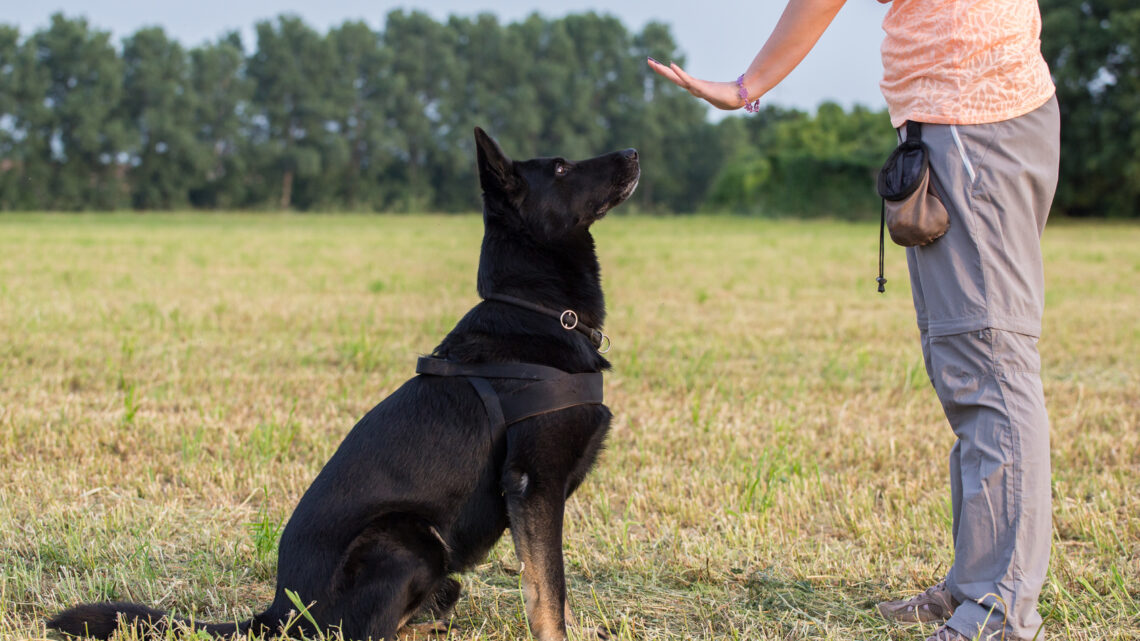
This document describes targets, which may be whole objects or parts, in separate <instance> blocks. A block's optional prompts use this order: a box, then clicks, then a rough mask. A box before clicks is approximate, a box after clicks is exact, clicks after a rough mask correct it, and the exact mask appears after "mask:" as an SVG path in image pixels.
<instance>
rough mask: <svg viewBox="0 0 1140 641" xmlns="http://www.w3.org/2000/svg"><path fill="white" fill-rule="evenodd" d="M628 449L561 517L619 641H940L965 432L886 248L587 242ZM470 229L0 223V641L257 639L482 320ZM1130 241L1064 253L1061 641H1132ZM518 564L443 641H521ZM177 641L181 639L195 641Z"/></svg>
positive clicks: (262, 222)
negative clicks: (441, 352)
mask: <svg viewBox="0 0 1140 641" xmlns="http://www.w3.org/2000/svg"><path fill="white" fill-rule="evenodd" d="M595 231H596V233H595V235H596V237H597V239H598V244H599V249H600V254H601V258H602V264H603V270H604V272H605V279H606V288H607V295H608V299H609V303H610V315H609V318H608V321H607V324H606V329H607V331H608V333H610V334H611V335H612V336H613V339H614V344H615V348H614V351H613V352H612V353H611V355H610V356H611V360H612V361H613V363H614V372H613V374H612V375H611V376H609V377H608V379H607V399H608V402H609V404H610V406H611V407H612V408H613V410H614V412H615V414H616V416H617V418H616V421H615V425H614V430H613V433H612V436H611V439H610V442H609V448H608V451H607V453H606V454H605V455H604V457H603V459H602V461H601V463H600V464H599V465H598V467H597V468H596V469H595V471H594V473H593V474H592V476H591V477H590V478H589V479H588V480H587V482H586V483H585V485H584V486H583V488H582V490H580V492H579V493H578V494H577V495H576V496H575V497H574V499H573V500H572V501H571V504H570V508H569V510H570V514H569V515H568V531H567V536H566V545H565V547H566V558H567V562H568V568H569V576H570V581H571V589H572V602H573V604H574V605H575V606H576V609H577V610H578V612H579V615H580V617H581V618H583V619H585V620H586V621H588V622H593V623H597V622H603V621H604V622H605V623H606V624H607V625H609V626H610V628H611V629H612V630H613V631H614V632H615V634H614V636H615V638H617V639H690V638H695V639H752V640H765V639H834V640H840V639H843V640H847V639H899V640H901V639H921V638H923V636H924V635H923V634H922V632H921V631H918V630H913V629H905V628H901V627H897V626H892V625H889V624H886V623H883V622H880V621H879V620H877V619H876V618H875V617H874V616H872V609H871V606H872V604H873V603H874V602H875V601H877V600H879V599H882V598H885V597H893V596H895V595H901V594H907V593H910V592H913V591H916V590H920V589H922V588H923V587H925V586H926V585H928V584H929V583H931V582H932V581H935V580H937V578H939V577H941V575H942V573H944V572H945V570H946V569H947V567H948V566H949V564H950V562H951V551H950V547H949V519H950V516H949V492H948V488H947V482H946V457H947V453H948V450H949V447H950V444H951V439H952V435H951V433H950V430H949V429H948V428H947V426H946V425H945V424H944V419H943V418H942V416H941V410H940V408H939V406H938V404H937V401H936V399H935V397H934V394H933V392H932V391H931V390H930V389H929V383H928V381H927V380H926V375H925V372H924V371H923V368H922V364H921V359H920V355H919V350H918V348H917V344H916V343H917V338H916V331H915V329H914V322H913V310H912V309H911V304H910V294H909V290H908V287H907V284H906V282H905V278H906V268H905V264H904V261H903V257H902V252H901V251H900V250H898V249H897V248H892V249H891V250H890V252H889V255H888V275H887V276H888V278H890V279H891V282H890V283H889V284H888V293H887V294H886V295H885V296H880V295H877V294H875V293H874V284H873V282H872V281H873V277H874V276H875V273H874V268H875V265H874V261H875V252H876V248H875V241H876V237H877V231H878V230H877V229H873V228H872V227H871V226H870V225H847V224H840V223H810V224H808V223H804V224H798V223H792V222H786V223H785V222H780V223H774V222H764V221H753V220H740V219H730V218H692V219H690V218H684V219H680V218H678V219H644V218H620V217H619V218H611V219H609V220H606V221H604V222H602V223H601V224H600V225H599V226H598V227H597V228H596V230H595ZM480 233H481V224H480V221H479V219H478V218H477V217H474V216H467V217H434V216H414V217H349V216H345V217H340V216H338V217H297V216H280V217H255V216H236V215H219V216H177V215H170V216H150V215H148V216H35V217H31V216H29V217H23V216H21V217H12V216H6V217H0V461H2V463H0V465H2V468H0V469H2V472H0V637H3V638H4V639H9V638H29V637H31V638H35V637H43V636H45V630H44V628H43V621H44V618H45V617H46V616H47V615H49V614H50V613H51V612H53V611H55V610H57V609H58V608H60V607H63V606H66V605H69V604H72V603H74V602H76V601H86V600H95V599H112V598H113V599H130V600H138V601H142V602H146V603H150V604H154V605H157V606H159V607H163V608H170V609H175V610H177V611H179V612H180V613H183V614H188V615H194V616H196V617H198V618H201V619H217V620H233V619H235V618H239V617H241V618H244V617H245V616H247V615H248V614H250V613H251V612H252V611H254V610H256V609H257V608H259V607H262V606H263V605H264V604H266V603H267V602H268V600H269V598H270V595H271V593H272V581H273V567H274V564H275V559H276V552H275V549H274V543H275V536H276V529H277V527H278V526H279V524H280V522H281V521H282V520H283V519H285V518H286V517H287V516H288V514H289V511H290V509H291V508H292V506H293V504H294V503H295V501H296V500H297V498H298V497H299V496H300V494H301V492H302V491H303V489H304V488H305V487H306V486H307V484H308V483H309V481H310V480H311V479H312V477H313V476H314V475H315V473H316V472H317V471H318V470H319V469H320V466H321V465H322V464H323V462H324V461H325V459H326V457H328V456H329V455H330V454H331V452H332V451H333V449H334V448H335V447H336V445H337V443H338V441H339V440H340V438H341V436H342V435H343V434H344V433H345V432H346V431H347V430H348V428H349V427H351V426H352V424H353V423H354V422H355V421H356V419H357V418H358V417H359V416H361V415H362V414H363V413H364V412H365V411H366V410H367V409H368V408H370V407H371V406H372V405H373V404H375V403H376V402H377V401H378V400H380V399H381V398H383V396H384V395H385V394H386V393H387V392H388V391H390V390H392V389H393V388H394V387H395V386H396V385H398V384H399V383H401V382H402V381H403V380H405V379H406V378H408V377H409V376H411V374H412V371H413V368H414V361H415V357H416V356H417V355H418V354H420V353H424V352H427V351H429V350H430V349H431V348H432V347H433V346H434V345H435V344H436V342H438V340H439V339H440V338H441V337H442V336H443V334H444V333H445V332H446V331H447V330H448V329H449V328H450V326H451V324H452V323H453V322H454V321H455V320H456V319H457V318H458V317H459V316H460V315H461V314H463V313H464V312H465V311H466V310H467V308H468V307H469V306H470V305H472V304H474V302H475V301H476V298H475V293H474V266H475V263H476V259H477V254H478V239H479V235H480ZM1138 248H1140V228H1137V227H1135V226H1123V225H1081V226H1078V225H1068V224H1056V225H1054V226H1052V227H1050V229H1049V230H1048V231H1047V232H1046V239H1045V251H1046V254H1047V260H1048V264H1047V275H1048V281H1049V284H1048V288H1049V298H1048V310H1047V317H1046V319H1045V332H1044V337H1043V338H1042V341H1041V352H1042V357H1043V364H1044V378H1045V387H1046V395H1047V398H1048V402H1049V410H1050V413H1051V416H1052V422H1053V463H1054V481H1053V488H1054V490H1053V491H1054V523H1055V526H1056V527H1055V534H1054V546H1053V563H1052V572H1051V575H1050V580H1049V582H1048V584H1047V586H1046V588H1045V591H1044V594H1043V602H1042V610H1043V612H1044V613H1046V614H1047V616H1048V623H1047V632H1048V633H1049V635H1050V637H1051V638H1053V639H1075V640H1086V639H1088V640H1092V639H1138V638H1140V632H1138V630H1140V588H1137V586H1138V585H1140V496H1138V495H1140V492H1138V488H1140V429H1138V427H1140V322H1138V319H1140V294H1138V293H1137V283H1138V282H1140V249H1138ZM516 564H517V562H516V561H515V559H514V555H513V551H512V550H511V549H510V546H509V545H507V542H506V541H504V542H502V543H500V545H499V546H498V547H497V548H495V550H494V551H493V552H492V554H491V556H490V557H489V558H488V559H487V562H486V563H485V564H484V565H483V566H482V567H481V568H480V569H479V571H478V572H476V573H473V574H470V575H468V576H466V577H464V579H463V581H464V586H465V591H466V595H465V598H464V599H463V600H461V602H460V605H459V607H458V611H457V617H456V619H455V629H454V630H453V631H452V632H451V633H450V635H449V636H448V638H449V639H488V640H497V639H512V638H526V636H527V633H526V626H525V616H524V613H523V611H522V606H521V597H520V595H519V586H518V576H517V573H516V570H515V568H516ZM187 638H189V637H187Z"/></svg>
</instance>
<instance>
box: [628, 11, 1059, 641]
mask: <svg viewBox="0 0 1140 641" xmlns="http://www.w3.org/2000/svg"><path fill="white" fill-rule="evenodd" d="M879 1H880V2H884V0H879ZM885 1H888V2H889V1H890V0H885ZM845 3H846V0H789V2H788V4H787V6H786V8H785V10H784V13H783V15H782V16H781V17H780V20H779V22H778V23H777V24H776V27H775V29H774V30H773V32H772V34H771V35H770V36H769V38H768V40H767V41H766V42H765V43H764V45H763V47H762V48H761V49H760V51H759V53H757V54H756V57H755V58H754V59H753V61H752V64H751V65H750V66H749V67H748V69H747V70H746V71H745V72H744V73H743V74H742V75H741V76H740V77H739V78H738V79H737V80H736V82H715V81H708V80H701V79H698V78H694V77H692V76H690V75H689V74H687V73H686V72H685V71H684V69H682V68H681V67H680V66H678V65H676V64H668V65H665V64H662V63H660V62H658V61H656V60H653V59H650V60H649V61H648V63H649V66H650V67H651V68H652V69H653V71H655V72H657V73H658V74H660V75H662V76H664V77H665V78H668V79H669V80H671V81H673V82H674V83H676V84H677V85H678V86H680V87H682V88H684V89H686V90H688V91H689V92H690V93H691V94H692V95H694V96H696V97H697V98H700V99H703V100H705V101H707V102H709V103H710V104H712V105H713V106H715V107H718V108H720V109H726V110H727V109H739V108H741V107H744V108H746V109H748V110H749V111H756V110H757V109H758V104H757V103H758V99H759V98H760V97H761V96H763V95H764V94H765V93H767V92H768V91H769V90H770V89H772V88H773V87H775V86H776V85H777V84H778V83H779V82H780V81H781V80H783V78H784V77H785V76H787V75H788V73H790V72H791V71H792V69H794V68H795V67H796V66H797V65H798V64H799V63H800V61H801V60H803V58H804V56H806V55H807V53H808V52H809V51H810V50H811V49H812V47H814V46H815V43H816V42H817V41H818V40H819V37H820V36H821V35H822V34H823V32H824V31H825V30H826V29H827V27H828V25H830V24H831V22H832V20H833V19H834V17H835V15H836V14H837V13H838V12H839V10H840V8H842V7H843V5H844V4H845ZM883 31H884V33H885V37H884V39H883V42H882V47H881V52H882V60H883V79H882V82H881V83H880V88H881V89H882V92H883V96H884V97H885V98H886V102H887V107H888V111H889V112H890V116H891V124H892V126H894V127H895V128H896V129H897V130H898V131H899V136H900V137H902V136H904V135H905V127H904V125H905V124H906V123H907V122H908V121H911V122H916V123H921V134H922V140H923V142H924V143H925V144H926V146H927V147H928V150H929V154H930V171H931V179H932V184H933V188H934V190H935V194H936V195H937V196H938V197H939V198H940V199H941V200H942V202H943V204H944V205H945V206H946V209H947V210H948V212H949V214H950V221H951V224H950V229H949V231H948V232H947V233H946V234H945V235H944V236H943V237H942V238H940V239H938V240H936V241H934V242H933V243H932V244H930V245H926V246H922V247H908V248H907V250H906V254H907V266H908V269H909V272H910V280H911V291H912V295H913V298H914V308H915V314H916V318H917V322H918V329H919V338H920V342H921V345H922V353H923V360H924V362H925V365H926V371H927V374H928V376H929V378H930V380H931V383H932V385H933V387H934V390H935V392H936V394H937V395H938V398H939V400H940V401H941V403H942V407H943V410H944V413H945V415H946V418H947V420H948V422H949V423H950V426H951V428H952V429H953V432H954V435H955V436H956V441H955V443H954V445H953V447H952V448H951V450H950V492H951V501H952V511H953V522H952V533H953V540H954V561H953V565H952V566H951V568H950V570H949V572H948V574H947V575H946V577H945V579H944V580H943V581H941V582H939V583H938V584H936V585H934V586H932V587H930V588H929V589H927V590H926V591H924V592H923V593H921V594H919V595H917V596H915V597H913V598H910V599H905V600H900V601H888V602H884V603H880V604H879V606H878V610H879V612H880V613H881V614H882V615H883V616H885V617H886V618H888V619H891V620H894V621H899V622H903V623H936V624H941V625H940V627H938V628H937V629H936V630H935V632H934V634H933V635H932V636H929V637H928V639H927V641H962V640H964V639H976V638H980V639H991V638H993V639H1007V640H1011V641H1016V640H1024V641H1028V640H1030V639H1037V640H1041V639H1044V631H1043V622H1042V617H1041V615H1040V614H1039V612H1038V597H1039V595H1040V592H1041V588H1042V585H1043V584H1044V581H1045V577H1046V573H1047V570H1048V564H1049V551H1050V542H1051V538H1052V503H1051V495H1050V461H1049V418H1048V415H1047V413H1046V409H1045V398H1044V393H1043V391H1042V385H1041V377H1040V356H1039V354H1038V351H1037V339H1038V337H1039V336H1040V334H1041V317H1042V313H1043V309H1044V298H1045V296H1044V276H1043V266H1042V258H1041V234H1042V233H1043V231H1044V227H1045V221H1046V218H1047V217H1048V214H1049V209H1050V207H1051V205H1052V201H1053V194H1054V192H1055V190H1056V185H1057V173H1058V163H1059V157H1060V116H1059V111H1058V107H1057V101H1056V97H1055V87H1054V85H1053V82H1052V79H1051V77H1050V73H1049V68H1048V65H1047V63H1046V62H1045V60H1044V58H1043V57H1042V55H1041V42H1040V33H1041V14H1040V8H1039V7H1038V5H1037V2H1036V0H894V1H893V3H892V4H891V7H890V9H889V10H888V12H887V14H886V16H885V18H884V19H883ZM932 538H933V536H932Z"/></svg>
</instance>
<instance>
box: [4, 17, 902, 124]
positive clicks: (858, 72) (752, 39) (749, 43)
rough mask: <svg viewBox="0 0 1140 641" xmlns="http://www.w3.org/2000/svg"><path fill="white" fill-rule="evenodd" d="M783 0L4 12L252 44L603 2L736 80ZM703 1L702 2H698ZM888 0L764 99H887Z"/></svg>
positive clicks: (698, 66) (874, 103)
mask: <svg viewBox="0 0 1140 641" xmlns="http://www.w3.org/2000/svg"><path fill="white" fill-rule="evenodd" d="M784 4H785V3H784V2H782V1H780V0H759V1H753V2H731V3H730V2H717V3H712V5H711V6H710V7H705V6H704V4H703V3H699V2H693V1H692V0H689V1H688V2H677V1H672V0H656V1H654V2H649V1H647V0H624V1H622V2H616V1H615V2H610V3H605V2H590V1H587V0H561V1H560V2H552V3H541V2H533V1H530V0H495V1H494V2H486V1H480V2H460V1H458V0H413V1H406V2H383V1H373V2H364V1H362V0H318V1H316V2H300V1H297V0H276V1H269V0H249V1H242V0H236V1H235V0H195V1H194V2H177V3H175V2H162V1H159V2H156V1H155V0H38V1H36V2H28V1H27V0H0V7H3V8H2V9H0V22H3V23H6V24H11V25H15V26H18V27H19V28H20V30H21V33H23V34H25V35H26V34H28V33H30V32H31V31H34V30H35V29H38V28H41V27H44V26H46V25H47V24H48V21H49V18H50V16H51V14H52V13H55V12H57V11H62V12H63V13H64V14H66V15H68V16H79V15H82V16H86V17H87V19H88V21H89V22H90V23H91V24H92V25H93V26H95V27H97V28H99V29H104V30H109V31H111V32H112V33H113V34H114V36H115V39H116V40H119V39H121V38H122V37H124V36H127V35H129V34H131V33H133V32H134V31H135V30H136V29H138V28H139V27H142V26H150V25H160V26H162V27H163V28H165V29H166V31H167V33H169V34H171V35H172V36H173V37H174V38H176V39H177V40H179V41H180V42H182V44H184V45H187V46H194V45H198V44H201V43H202V42H204V41H208V40H214V39H216V38H217V37H218V36H219V35H221V34H222V33H224V32H226V31H229V30H233V29H236V30H238V31H240V32H241V33H242V37H243V39H244V41H245V45H246V47H247V49H248V48H252V47H253V45H254V44H255V40H254V37H253V25H254V23H256V22H257V21H258V20H262V19H268V18H272V17H274V16H276V15H278V14H281V13H292V14H296V15H299V16H301V18H303V19H304V20H305V22H307V23H308V24H309V25H311V26H312V27H314V28H316V29H318V30H320V31H325V30H327V29H328V28H329V27H331V26H333V25H337V24H340V23H341V22H344V21H345V20H357V19H361V20H364V21H365V22H367V23H368V24H370V25H372V26H373V28H376V29H380V28H381V27H383V20H384V16H385V15H386V14H387V13H388V12H389V11H392V10H393V9H400V8H403V9H418V10H422V11H425V12H427V13H429V14H430V15H432V16H433V17H434V18H436V19H437V20H443V19H445V18H446V17H447V16H448V15H451V14H460V15H474V14H477V13H481V12H490V13H494V14H496V15H497V16H498V17H499V20H500V22H504V23H506V22H513V21H515V20H519V19H522V18H524V17H526V16H527V15H529V14H531V13H533V12H538V13H540V14H542V15H543V16H546V17H550V18H553V17H558V16H562V15H565V14H567V13H579V12H583V11H590V10H593V11H596V12H598V13H608V14H611V15H614V16H616V17H617V18H618V19H620V20H621V21H622V22H623V23H624V24H625V26H626V28H628V29H629V30H630V31H631V32H637V31H640V30H641V28H642V27H643V26H644V25H645V23H646V22H649V21H650V20H656V21H659V22H664V23H666V24H669V25H670V27H671V29H672V32H673V37H674V38H675V39H676V40H677V44H678V47H679V49H680V51H681V53H682V54H683V55H684V56H685V58H686V60H687V65H686V67H685V68H686V70H687V71H689V73H691V74H693V75H695V76H698V77H704V78H708V79H713V80H734V79H735V78H736V76H737V75H739V74H740V73H741V72H742V71H744V69H745V68H747V66H748V64H749V63H750V62H751V61H752V58H753V56H755V55H756V52H757V51H758V50H759V49H760V47H761V45H763V43H764V40H765V39H766V38H767V37H768V34H769V33H770V32H771V30H772V28H773V27H774V26H775V24H776V21H777V20H778V19H779V17H780V13H781V12H782V11H783V8H784ZM695 7H696V8H695ZM885 12H886V5H881V4H879V3H878V2H874V1H873V0H852V1H851V2H849V3H848V4H847V6H845V7H844V8H843V10H842V11H840V13H839V16H838V17H837V18H836V20H835V22H834V23H832V25H831V27H830V28H829V29H828V31H827V33H825V34H824V35H823V38H821V39H820V41H819V43H818V44H817V45H816V47H815V49H814V50H813V51H812V52H811V53H810V54H809V55H808V57H807V58H806V59H805V60H804V61H803V63H801V64H800V66H799V67H798V68H797V69H796V70H795V71H794V72H792V74H791V75H790V76H788V78H787V79H785V80H784V82H783V83H782V84H781V85H780V86H779V87H777V88H776V89H774V90H773V91H771V92H770V93H769V94H768V95H767V96H766V97H765V99H764V102H765V103H767V104H776V105H782V106H787V107H797V108H800V109H805V110H813V109H814V108H815V107H816V106H817V105H818V104H819V103H820V102H821V101H824V100H833V101H836V102H838V103H839V104H841V105H843V106H844V107H851V106H852V105H854V104H862V105H866V106H868V107H871V108H874V109H879V108H882V107H884V106H885V102H884V101H883V98H882V95H881V94H880V93H879V78H880V76H881V75H882V65H881V63H880V60H879V43H880V41H881V40H882V35H883V33H882V29H881V27H880V23H881V22H882V18H883V14H884V13H885Z"/></svg>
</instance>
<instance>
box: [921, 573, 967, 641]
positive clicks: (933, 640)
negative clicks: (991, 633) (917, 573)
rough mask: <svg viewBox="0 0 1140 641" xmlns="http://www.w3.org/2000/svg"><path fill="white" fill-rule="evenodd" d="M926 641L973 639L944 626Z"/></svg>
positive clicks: (965, 640) (962, 640) (964, 640)
mask: <svg viewBox="0 0 1140 641" xmlns="http://www.w3.org/2000/svg"><path fill="white" fill-rule="evenodd" d="M935 587H937V586H935ZM926 641H971V639H970V637H967V636H965V635H964V634H962V633H961V632H958V631H957V630H955V629H954V628H951V627H948V626H945V625H944V626H942V627H940V628H938V629H937V630H935V631H934V634H932V635H930V636H928V637H926Z"/></svg>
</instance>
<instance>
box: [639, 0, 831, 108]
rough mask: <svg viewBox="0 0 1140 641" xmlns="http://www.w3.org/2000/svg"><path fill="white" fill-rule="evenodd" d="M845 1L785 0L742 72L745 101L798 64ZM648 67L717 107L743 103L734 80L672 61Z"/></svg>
mask: <svg viewBox="0 0 1140 641" xmlns="http://www.w3.org/2000/svg"><path fill="white" fill-rule="evenodd" d="M846 2H847V0H789V2H788V6H787V7H785V8H784V13H783V15H781V16H780V21H779V22H777V23H776V28H775V29H773V30H772V35H770V36H768V41H767V42H765V43H764V46H763V47H762V48H761V49H760V52H759V53H757V54H756V57H755V58H753V59H752V64H751V65H749V66H748V69H747V71H745V72H744V80H743V82H744V88H745V89H746V90H747V92H748V99H747V102H751V101H753V100H756V99H757V98H759V97H760V96H763V95H764V94H766V93H768V91H769V90H770V89H772V87H775V86H776V85H777V84H779V83H780V81H781V80H783V79H784V78H785V77H786V76H787V75H788V74H789V73H791V72H792V69H795V68H796V65H798V64H800V61H802V60H803V59H804V56H806V55H807V54H808V52H809V51H811V48H812V47H814V46H815V43H816V42H817V41H819V37H820V36H822V35H823V32H824V31H826V30H827V27H828V25H830V24H831V21H832V20H834V19H835V15H836V14H837V13H839V10H840V9H841V8H842V7H843V5H844V3H846ZM649 67H650V68H651V69H653V70H654V71H656V72H657V73H659V74H661V75H662V76H664V77H666V78H668V79H669V80H671V81H673V82H674V83H675V84H676V85H677V86H679V87H681V88H683V89H686V90H688V92H689V93H691V94H693V95H694V96H696V97H698V98H701V99H702V100H706V101H708V103H709V104H711V105H712V106H714V107H716V108H718V109H739V108H741V107H743V106H744V105H745V102H746V101H745V100H744V99H742V98H741V97H740V87H738V86H737V84H736V82H735V81H730V82H715V81H710V80H701V79H699V78H694V77H692V76H690V75H689V74H687V73H685V70H684V69H682V68H681V67H680V66H678V65H677V64H675V63H669V65H668V66H666V65H664V64H662V63H660V62H657V61H656V60H654V59H652V58H650V59H649Z"/></svg>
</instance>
